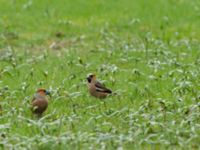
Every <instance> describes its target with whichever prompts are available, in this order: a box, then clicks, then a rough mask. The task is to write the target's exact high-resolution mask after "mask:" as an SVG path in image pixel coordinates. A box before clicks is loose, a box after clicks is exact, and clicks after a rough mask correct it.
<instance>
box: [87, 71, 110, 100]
mask: <svg viewBox="0 0 200 150" xmlns="http://www.w3.org/2000/svg"><path fill="white" fill-rule="evenodd" d="M87 81H88V90H89V93H90V94H91V95H92V96H94V97H97V98H100V99H103V98H106V97H107V96H108V95H110V94H111V93H112V91H111V90H110V89H108V88H106V87H105V86H104V85H103V84H101V83H100V82H99V81H97V79H96V75H95V74H90V75H88V77H87Z"/></svg>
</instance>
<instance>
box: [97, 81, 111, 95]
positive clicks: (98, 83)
mask: <svg viewBox="0 0 200 150" xmlns="http://www.w3.org/2000/svg"><path fill="white" fill-rule="evenodd" d="M95 87H96V91H98V92H104V93H112V91H111V90H110V89H108V88H106V87H105V86H104V85H103V84H101V83H100V82H99V81H97V82H96V83H95Z"/></svg>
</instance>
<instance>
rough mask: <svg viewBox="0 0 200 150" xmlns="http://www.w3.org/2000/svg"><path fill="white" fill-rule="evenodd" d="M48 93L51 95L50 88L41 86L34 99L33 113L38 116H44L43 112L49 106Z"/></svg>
mask: <svg viewBox="0 0 200 150" xmlns="http://www.w3.org/2000/svg"><path fill="white" fill-rule="evenodd" d="M47 95H50V92H49V91H48V90H45V89H43V88H40V89H38V90H37V91H36V93H35V95H34V97H33V99H32V103H31V105H32V107H31V109H32V113H33V114H34V115H36V116H37V117H38V118H40V117H41V116H42V114H43V112H44V111H45V110H46V109H47V107H48V100H47V98H46V96H47Z"/></svg>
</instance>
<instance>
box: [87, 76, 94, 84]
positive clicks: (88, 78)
mask: <svg viewBox="0 0 200 150" xmlns="http://www.w3.org/2000/svg"><path fill="white" fill-rule="evenodd" d="M95 80H96V75H95V74H89V75H88V76H87V81H88V83H91V82H92V81H95Z"/></svg>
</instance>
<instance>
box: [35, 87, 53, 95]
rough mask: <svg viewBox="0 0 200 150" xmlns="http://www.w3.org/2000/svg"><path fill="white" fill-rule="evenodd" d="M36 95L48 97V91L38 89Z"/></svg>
mask: <svg viewBox="0 0 200 150" xmlns="http://www.w3.org/2000/svg"><path fill="white" fill-rule="evenodd" d="M36 93H37V94H39V95H41V96H46V95H50V92H49V91H48V90H45V89H42V88H41V89H38V90H37V92H36Z"/></svg>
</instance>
